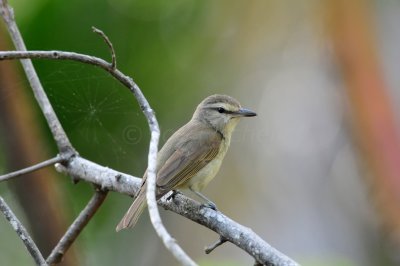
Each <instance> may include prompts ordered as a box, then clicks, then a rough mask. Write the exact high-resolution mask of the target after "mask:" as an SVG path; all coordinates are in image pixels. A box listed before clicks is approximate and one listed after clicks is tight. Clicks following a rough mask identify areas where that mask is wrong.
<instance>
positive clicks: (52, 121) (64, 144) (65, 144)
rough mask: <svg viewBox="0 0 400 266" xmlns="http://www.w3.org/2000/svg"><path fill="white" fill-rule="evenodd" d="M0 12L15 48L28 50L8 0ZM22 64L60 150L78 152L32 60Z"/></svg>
mask: <svg viewBox="0 0 400 266" xmlns="http://www.w3.org/2000/svg"><path fill="white" fill-rule="evenodd" d="M0 14H1V16H2V18H3V20H4V22H5V23H6V25H7V30H8V32H9V33H10V36H11V40H12V41H13V43H14V45H15V48H16V49H17V50H19V51H26V46H25V43H24V40H23V39H22V36H21V33H20V32H19V29H18V27H17V24H16V23H15V19H14V12H13V10H12V8H11V7H10V6H9V5H8V3H7V0H0ZM21 64H22V67H23V69H24V71H25V74H26V77H27V78H28V81H29V83H30V85H31V87H32V90H33V94H34V95H35V98H36V101H37V102H38V104H39V106H40V109H41V110H42V112H43V115H44V117H45V119H46V121H47V124H48V125H49V127H50V130H51V133H52V134H53V138H54V140H55V141H56V144H57V147H58V149H59V151H60V152H63V153H76V152H75V151H74V149H73V148H72V145H71V143H70V141H69V139H68V137H67V135H66V134H65V131H64V129H63V128H62V126H61V123H60V121H59V120H58V118H57V116H56V113H55V112H54V110H53V107H52V105H51V104H50V101H49V99H48V98H47V95H46V93H45V92H44V89H43V86H42V84H41V82H40V80H39V77H38V75H37V73H36V71H35V69H34V67H33V64H32V61H31V60H30V59H28V60H21Z"/></svg>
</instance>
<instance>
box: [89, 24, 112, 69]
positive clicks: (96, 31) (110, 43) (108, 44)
mask: <svg viewBox="0 0 400 266" xmlns="http://www.w3.org/2000/svg"><path fill="white" fill-rule="evenodd" d="M92 30H93V32H94V33H97V34H99V35H100V36H101V37H102V38H103V40H104V41H105V42H106V44H107V46H108V48H110V52H111V68H112V69H114V70H115V69H116V68H117V59H116V57H115V50H114V46H113V44H112V42H111V41H110V39H109V38H108V37H107V35H106V34H105V33H104V32H103V31H101V30H99V29H98V28H96V27H92Z"/></svg>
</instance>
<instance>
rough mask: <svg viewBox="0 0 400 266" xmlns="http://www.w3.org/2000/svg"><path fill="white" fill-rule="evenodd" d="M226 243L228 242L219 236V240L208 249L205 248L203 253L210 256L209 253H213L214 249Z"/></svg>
mask: <svg viewBox="0 0 400 266" xmlns="http://www.w3.org/2000/svg"><path fill="white" fill-rule="evenodd" d="M226 241H228V240H227V239H226V238H224V237H222V236H220V237H219V239H218V240H217V241H216V242H215V243H214V244H211V245H209V246H208V247H205V248H204V251H205V252H206V254H210V253H211V252H213V250H214V249H216V248H217V247H219V246H221V245H222V244H224V243H225V242H226Z"/></svg>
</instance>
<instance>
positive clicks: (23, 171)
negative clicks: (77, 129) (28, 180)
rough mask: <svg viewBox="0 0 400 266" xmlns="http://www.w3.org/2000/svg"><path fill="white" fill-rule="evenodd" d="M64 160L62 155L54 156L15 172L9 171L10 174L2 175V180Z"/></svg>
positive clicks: (0, 176)
mask: <svg viewBox="0 0 400 266" xmlns="http://www.w3.org/2000/svg"><path fill="white" fill-rule="evenodd" d="M62 160H64V159H63V158H62V157H61V156H58V155H57V156H56V157H54V158H51V159H49V160H46V161H44V162H41V163H38V164H35V165H32V166H29V167H27V168H24V169H21V170H18V171H15V172H11V173H8V174H5V175H0V182H2V181H5V180H8V179H11V178H14V177H17V176H20V175H24V174H27V173H30V172H33V171H36V170H39V169H41V168H44V167H46V166H49V165H52V164H55V163H59V162H61V161H62Z"/></svg>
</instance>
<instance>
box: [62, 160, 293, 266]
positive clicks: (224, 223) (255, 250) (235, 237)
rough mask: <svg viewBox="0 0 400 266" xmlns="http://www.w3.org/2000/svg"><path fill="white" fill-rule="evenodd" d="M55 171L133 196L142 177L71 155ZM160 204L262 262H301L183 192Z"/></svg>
mask: <svg viewBox="0 0 400 266" xmlns="http://www.w3.org/2000/svg"><path fill="white" fill-rule="evenodd" d="M56 170H57V171H59V172H62V173H64V174H67V175H71V176H74V177H75V178H79V179H81V180H84V181H86V182H89V183H93V184H97V185H98V186H100V187H101V188H102V189H106V190H110V191H116V192H118V193H121V194H126V195H129V196H134V195H135V194H136V192H137V190H138V189H139V188H140V185H141V178H138V177H134V176H131V175H127V174H124V173H121V172H118V171H115V170H113V169H110V168H108V167H104V166H101V165H98V164H96V163H94V162H91V161H88V160H86V159H84V158H82V157H79V156H76V157H73V158H71V159H70V161H69V163H68V164H67V165H62V164H56ZM166 197H168V196H166ZM158 203H159V205H161V206H162V207H164V208H165V209H167V210H170V211H173V212H175V213H178V214H180V215H182V216H184V217H186V218H187V219H190V220H192V221H193V222H195V223H198V224H201V225H203V226H205V227H207V228H209V229H210V230H213V231H214V232H216V233H217V234H218V235H220V236H223V237H224V238H226V239H227V240H228V241H229V242H231V243H232V244H234V245H236V246H237V247H239V248H240V249H242V250H244V251H246V252H247V253H248V254H249V255H250V256H252V257H253V258H254V259H256V260H257V261H260V262H263V264H266V265H277V266H289V265H290V266H292V265H293V266H294V265H298V264H297V263H296V262H295V261H293V260H292V259H290V258H289V257H288V256H286V255H284V254H282V253H281V252H279V251H278V250H276V249H275V248H274V247H272V246H271V245H269V244H268V243H267V242H265V241H264V240H263V239H262V238H261V237H260V236H258V235H257V234H255V233H254V232H253V231H252V230H251V229H249V228H247V227H244V226H243V225H241V224H238V223H237V222H235V221H233V220H232V219H230V218H229V217H227V216H225V215H224V214H223V213H221V212H216V211H213V210H211V209H209V208H202V207H201V204H199V203H198V202H196V201H194V200H192V199H190V198H188V197H185V196H184V195H181V194H176V195H175V198H174V200H165V199H164V198H162V199H161V200H159V202H158Z"/></svg>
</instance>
